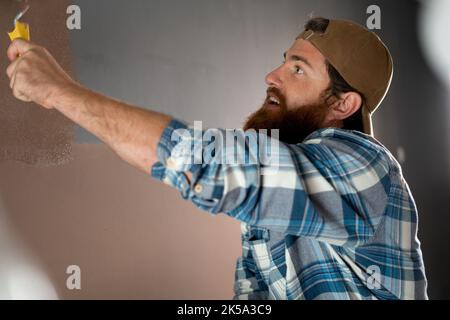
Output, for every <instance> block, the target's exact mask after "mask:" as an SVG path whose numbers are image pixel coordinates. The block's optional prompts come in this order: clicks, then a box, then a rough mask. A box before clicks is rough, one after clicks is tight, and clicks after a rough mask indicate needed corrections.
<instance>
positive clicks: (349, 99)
mask: <svg viewBox="0 0 450 320" xmlns="http://www.w3.org/2000/svg"><path fill="white" fill-rule="evenodd" d="M361 104H362V98H361V95H360V94H359V93H357V92H354V91H350V92H346V93H342V94H340V95H339V100H337V101H336V102H335V103H334V104H333V106H332V107H331V110H330V112H329V120H330V121H333V122H335V121H342V120H344V119H347V118H348V117H350V116H351V115H352V114H354V113H355V112H356V111H358V109H359V108H360V107H361Z"/></svg>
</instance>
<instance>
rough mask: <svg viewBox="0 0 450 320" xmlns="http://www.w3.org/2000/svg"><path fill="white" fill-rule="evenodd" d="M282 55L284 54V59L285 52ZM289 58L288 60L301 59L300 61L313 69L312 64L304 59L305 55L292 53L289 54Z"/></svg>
mask: <svg viewBox="0 0 450 320" xmlns="http://www.w3.org/2000/svg"><path fill="white" fill-rule="evenodd" d="M283 56H284V60H286V57H287V52H285V53H284V54H283ZM289 59H290V60H294V61H302V62H304V63H305V64H306V65H307V66H308V67H310V68H311V69H314V68H313V66H312V65H311V63H310V62H309V61H308V59H306V58H305V57H302V56H297V55H292V56H289Z"/></svg>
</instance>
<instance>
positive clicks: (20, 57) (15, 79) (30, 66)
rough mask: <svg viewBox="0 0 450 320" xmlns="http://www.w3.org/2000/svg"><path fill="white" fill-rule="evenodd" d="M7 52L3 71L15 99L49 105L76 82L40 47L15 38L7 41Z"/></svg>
mask: <svg viewBox="0 0 450 320" xmlns="http://www.w3.org/2000/svg"><path fill="white" fill-rule="evenodd" d="M7 55H8V58H9V60H10V61H11V64H10V65H9V67H8V68H7V69H6V73H7V75H8V77H9V79H10V87H11V89H12V92H13V94H14V96H15V97H16V98H17V99H19V100H22V101H26V102H30V101H33V102H35V103H37V104H39V105H41V106H43V107H45V108H47V109H52V108H54V107H55V105H54V103H55V102H54V99H55V98H56V97H57V96H58V95H60V94H62V92H64V91H65V90H66V89H68V88H70V87H74V86H76V85H77V83H76V82H75V81H74V80H72V79H71V78H70V76H69V75H68V74H67V73H66V72H65V71H64V70H63V69H62V68H61V67H60V65H59V64H58V63H57V62H56V60H55V59H54V58H53V57H52V56H51V54H50V53H49V52H48V51H47V50H46V49H45V48H43V47H40V46H38V45H35V44H32V43H30V42H27V41H24V40H20V39H18V40H14V41H13V42H12V43H11V45H10V46H9V48H8V51H7Z"/></svg>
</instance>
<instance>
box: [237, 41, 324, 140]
mask: <svg viewBox="0 0 450 320" xmlns="http://www.w3.org/2000/svg"><path fill="white" fill-rule="evenodd" d="M325 62H326V60H325V57H324V56H323V55H322V54H321V53H320V51H319V50H317V49H316V48H315V47H314V46H313V45H312V44H311V43H310V42H308V41H305V40H303V39H299V40H296V41H295V43H294V44H293V46H292V47H291V48H290V49H289V50H288V51H287V52H286V53H285V60H284V63H283V64H282V65H281V66H280V67H278V68H277V69H275V70H273V71H272V72H271V73H269V74H268V75H267V77H266V83H267V85H268V86H269V87H268V90H267V97H266V100H265V102H264V104H263V106H262V107H261V108H260V109H259V110H258V111H256V112H255V113H253V114H252V115H251V116H250V117H249V118H248V120H247V122H246V123H245V125H244V129H245V130H248V129H255V130H258V129H268V130H270V129H279V130H280V132H279V134H280V137H279V138H280V140H281V141H283V142H286V143H300V142H302V141H303V140H304V138H306V136H308V135H309V134H311V133H312V132H313V131H315V130H317V129H319V128H321V127H322V126H323V125H324V123H325V122H326V121H327V114H328V110H329V105H328V104H327V103H326V97H325V91H326V89H328V87H329V84H330V78H329V75H328V70H327V66H326V63H325Z"/></svg>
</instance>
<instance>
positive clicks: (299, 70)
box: [294, 66, 305, 74]
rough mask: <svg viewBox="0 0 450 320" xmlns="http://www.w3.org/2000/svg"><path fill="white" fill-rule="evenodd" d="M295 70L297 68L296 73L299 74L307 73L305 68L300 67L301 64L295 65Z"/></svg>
mask: <svg viewBox="0 0 450 320" xmlns="http://www.w3.org/2000/svg"><path fill="white" fill-rule="evenodd" d="M294 70H295V73H298V74H303V73H305V72H304V71H303V69H302V68H300V67H299V66H295V67H294Z"/></svg>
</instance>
